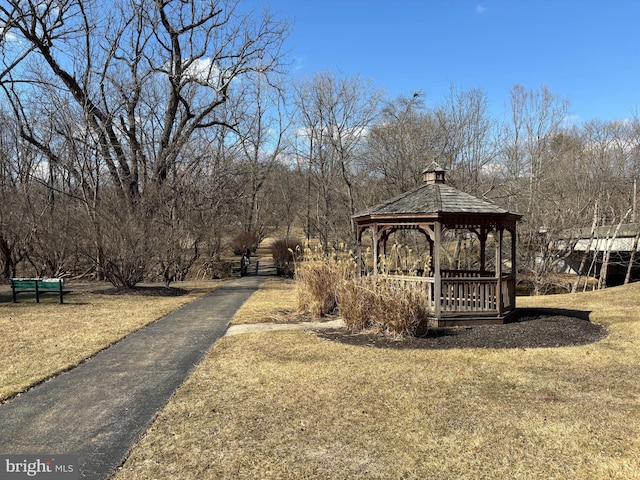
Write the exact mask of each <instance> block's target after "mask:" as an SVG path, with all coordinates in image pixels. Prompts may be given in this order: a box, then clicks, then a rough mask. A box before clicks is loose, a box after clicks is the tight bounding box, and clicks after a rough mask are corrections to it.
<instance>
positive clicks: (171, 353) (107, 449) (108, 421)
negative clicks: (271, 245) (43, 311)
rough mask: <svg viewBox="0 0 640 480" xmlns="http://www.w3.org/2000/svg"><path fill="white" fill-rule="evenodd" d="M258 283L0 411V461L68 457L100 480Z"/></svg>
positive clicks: (234, 284) (218, 294)
mask: <svg viewBox="0 0 640 480" xmlns="http://www.w3.org/2000/svg"><path fill="white" fill-rule="evenodd" d="M263 279H264V277H261V276H252V277H246V278H241V279H235V280H233V281H230V282H228V283H226V284H225V285H224V286H222V287H220V288H218V289H217V290H215V291H214V292H212V293H211V294H210V295H208V296H206V297H204V298H202V299H199V300H196V301H195V302H192V303H190V304H187V305H185V306H183V307H182V308H180V309H178V310H176V311H175V312H173V313H171V314H169V315H167V316H165V317H163V318H162V319H160V320H158V321H157V322H155V323H153V324H151V325H149V326H147V327H145V328H143V329H141V330H139V331H137V332H136V333H134V334H132V335H130V336H128V337H126V338H125V339H123V340H121V341H120V342H118V343H116V344H115V345H113V346H111V347H110V348H108V349H106V350H104V351H103V352H101V353H99V354H98V355H96V356H95V357H92V358H91V359H89V360H87V361H86V362H84V363H83V364H81V365H80V366H78V367H76V368H74V369H72V370H70V371H69V372H65V373H62V374H60V375H58V376H57V377H55V378H53V379H51V380H49V381H47V382H45V383H43V384H41V385H39V386H37V387H35V388H33V389H32V390H30V391H28V392H26V393H24V394H22V395H20V396H18V397H16V398H14V399H12V400H11V401H9V402H7V403H5V404H4V405H1V406H0V432H2V435H0V452H1V453H2V454H4V455H26V454H34V453H36V454H42V455H75V456H77V458H78V465H77V466H76V467H77V469H78V470H79V477H78V478H81V479H96V480H98V479H107V478H109V477H110V476H111V474H112V473H113V472H114V471H115V469H116V468H117V467H118V466H120V465H121V464H122V463H123V462H124V460H125V458H126V456H127V455H128V452H129V450H130V449H131V447H132V446H133V444H134V443H135V442H136V441H137V440H138V439H139V438H140V436H141V435H142V434H143V433H144V431H145V430H146V428H147V427H148V426H149V424H150V423H151V422H152V421H153V419H154V418H155V416H156V413H157V412H158V410H160V409H161V408H163V407H164V405H165V404H166V403H167V401H168V400H169V398H170V397H171V395H172V394H173V393H174V392H175V390H176V389H177V388H178V387H179V386H180V385H181V384H182V382H183V381H184V380H185V378H186V377H187V376H188V375H189V373H190V372H191V370H192V369H193V368H194V366H195V365H197V364H198V363H199V362H200V361H201V359H202V358H203V357H204V355H205V354H206V352H207V351H208V350H209V349H210V348H211V346H212V345H213V344H214V343H215V342H216V341H217V340H218V339H219V338H220V337H221V336H222V335H224V333H225V331H226V329H227V326H228V324H229V321H230V320H231V318H232V317H233V315H234V313H235V312H236V310H237V309H238V308H240V306H241V305H242V304H243V303H244V302H245V301H246V300H247V299H248V298H249V297H250V296H251V295H252V294H253V292H255V291H256V290H257V289H258V287H259V286H260V283H261V282H262V280H263Z"/></svg>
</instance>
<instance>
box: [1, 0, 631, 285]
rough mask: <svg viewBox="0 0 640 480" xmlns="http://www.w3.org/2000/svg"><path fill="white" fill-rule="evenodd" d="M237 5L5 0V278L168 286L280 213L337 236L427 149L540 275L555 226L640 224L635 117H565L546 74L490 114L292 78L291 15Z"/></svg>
mask: <svg viewBox="0 0 640 480" xmlns="http://www.w3.org/2000/svg"><path fill="white" fill-rule="evenodd" d="M242 7H243V5H241V4H240V3H239V2H236V1H232V0H223V1H217V0H198V1H193V2H181V1H176V0H142V1H141V2H126V1H124V0H116V1H115V2H112V3H110V4H109V5H108V6H106V5H104V4H102V3H101V2H98V1H94V0H89V1H85V0H55V1H54V0H45V1H43V2H38V3H33V2H24V1H22V0H0V48H1V49H2V53H3V55H2V64H1V65H0V87H1V91H2V101H1V103H0V196H1V198H2V202H0V272H1V273H0V275H2V277H3V278H5V279H6V278H9V277H12V276H16V275H24V274H33V275H38V276H40V275H42V276H47V275H54V276H59V275H63V276H74V277H80V276H85V277H91V278H100V279H107V280H109V281H111V282H112V283H113V284H114V285H118V286H126V287H131V286H134V285H135V284H136V283H138V282H140V281H142V280H146V279H161V280H163V281H165V282H167V283H169V282H170V281H173V280H180V279H184V278H186V277H187V276H188V275H203V276H204V275H212V274H214V271H215V266H216V264H217V262H219V261H220V259H221V255H222V254H223V252H225V251H227V250H228V249H229V247H230V243H229V242H230V241H232V240H233V239H234V238H237V237H238V236H242V234H243V233H244V232H250V233H251V234H252V235H253V236H255V238H256V239H258V240H259V239H261V238H264V237H265V236H267V235H272V234H273V232H275V231H277V232H280V234H281V235H283V236H287V235H289V234H290V232H291V231H292V228H293V227H301V228H302V229H303V231H304V234H305V235H306V236H307V237H309V238H319V239H320V241H321V243H322V244H323V245H325V246H326V245H337V244H339V243H346V244H351V243H353V241H354V235H353V225H352V223H351V219H350V218H351V215H353V214H354V213H356V212H357V211H359V210H361V209H363V208H365V207H366V206H370V205H372V204H374V203H377V202H380V201H382V200H384V199H386V198H389V197H391V196H394V195H397V194H399V193H402V192H404V191H406V190H409V189H411V188H413V187H415V186H417V185H418V184H419V182H420V181H421V174H422V170H423V169H424V168H425V167H426V166H427V165H429V164H430V163H431V162H432V161H433V160H437V161H438V162H439V163H440V164H441V166H442V167H444V168H445V169H446V170H447V178H448V182H449V183H450V184H452V185H453V186H454V187H456V188H458V189H460V190H463V191H466V192H468V193H471V194H473V195H476V196H479V197H482V198H486V199H488V200H491V201H493V202H495V203H497V204H499V205H502V206H504V207H506V208H508V209H510V210H512V211H515V212H518V213H520V214H522V215H523V221H522V222H521V224H520V226H519V234H518V246H519V253H520V257H521V258H520V259H519V268H520V270H521V271H522V272H523V273H526V274H527V275H529V276H530V277H531V278H534V279H536V281H537V282H539V283H541V284H544V283H545V282H546V279H547V278H548V277H549V274H550V273H551V272H553V271H554V269H555V268H556V266H557V264H558V262H559V261H560V260H561V256H559V255H558V253H557V251H555V250H554V249H553V248H551V245H552V244H553V243H554V242H557V241H558V240H559V239H560V237H562V236H563V235H565V236H566V234H565V233H563V232H566V231H567V229H570V228H574V227H588V226H591V225H592V224H593V222H594V221H595V222H596V223H597V224H612V223H616V222H618V221H620V219H622V217H623V216H625V217H626V218H627V219H628V220H635V212H636V210H635V209H636V204H635V203H636V199H635V181H636V179H637V178H638V173H639V172H638V168H639V158H640V155H639V153H640V150H639V145H640V121H639V118H638V116H637V115H636V116H634V117H633V118H630V119H626V120H624V121H622V120H621V121H608V122H605V121H601V120H598V119H595V120H590V121H587V122H584V123H581V124H568V123H567V118H568V116H569V113H570V104H569V101H568V100H567V99H565V98H563V97H561V96H559V95H556V94H554V93H553V92H551V91H550V90H549V89H548V88H546V87H544V86H541V87H537V88H535V89H527V88H526V87H524V86H521V85H515V86H514V87H513V88H512V90H511V99H510V105H509V107H508V108H507V114H506V115H505V116H504V118H500V119H497V118H494V117H492V116H491V114H490V111H489V101H488V98H487V96H486V93H485V92H484V91H483V90H482V89H480V88H478V89H459V88H456V87H455V86H451V88H450V90H449V92H448V94H447V95H445V96H444V97H443V98H442V99H439V100H438V101H436V102H433V103H427V102H426V97H425V95H423V94H422V93H421V92H417V93H412V92H411V93H408V94H407V95H406V96H401V97H398V98H387V97H386V96H385V94H384V92H382V91H381V90H380V89H378V88H377V87H376V85H375V84H373V83H372V82H370V81H367V80H364V79H362V78H360V77H357V76H356V77H345V76H342V75H339V74H336V73H333V72H317V73H315V74H313V75H312V76H310V77H308V78H306V79H304V80H301V81H295V82H294V81H292V80H291V78H290V76H289V74H288V73H287V62H286V60H287V57H286V49H287V43H286V42H287V34H288V32H289V29H290V26H289V25H288V23H287V22H286V21H285V20H282V19H279V18H276V17H274V16H272V15H271V13H270V12H269V11H268V10H265V11H253V12H246V11H244V10H243V8H242ZM627 212H630V213H627Z"/></svg>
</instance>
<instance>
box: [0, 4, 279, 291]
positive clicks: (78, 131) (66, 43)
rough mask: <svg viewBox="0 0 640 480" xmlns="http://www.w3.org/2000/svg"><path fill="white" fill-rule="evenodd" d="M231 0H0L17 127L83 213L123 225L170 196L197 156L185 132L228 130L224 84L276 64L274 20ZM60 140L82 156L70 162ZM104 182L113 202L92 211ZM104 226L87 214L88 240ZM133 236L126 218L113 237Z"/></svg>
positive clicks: (1, 76) (5, 85)
mask: <svg viewBox="0 0 640 480" xmlns="http://www.w3.org/2000/svg"><path fill="white" fill-rule="evenodd" d="M237 3H238V2H237V1H233V0H228V1H214V0H201V1H195V2H181V1H179V0H143V1H142V2H138V3H135V4H134V3H131V2H126V1H122V2H120V1H117V2H116V3H113V4H112V5H111V8H109V9H105V8H104V7H103V6H102V5H101V4H100V3H98V2H94V1H85V0H63V1H54V0H45V1H44V2H40V3H37V4H34V3H29V2H27V3H25V2H22V1H18V0H7V1H5V2H3V3H1V4H0V24H1V25H3V29H2V39H0V40H1V41H2V47H3V48H4V53H5V55H4V58H3V62H4V63H3V66H4V69H3V70H2V72H0V82H1V87H2V89H3V91H4V93H5V95H6V98H7V99H8V100H9V102H10V105H11V107H12V109H13V112H14V116H15V118H16V120H17V122H18V124H19V131H20V134H21V136H22V138H23V139H24V140H26V141H27V142H29V144H30V145H31V146H32V147H33V148H34V149H36V150H37V151H39V152H40V153H41V154H42V155H43V156H44V158H45V160H46V162H47V163H49V164H51V165H55V166H56V167H57V168H60V169H64V170H66V172H67V173H68V176H69V178H70V179H71V181H72V182H74V184H76V185H79V186H81V187H82V191H83V194H82V196H83V197H84V201H85V205H86V206H87V208H88V209H89V210H91V212H90V214H89V215H90V216H91V218H92V219H93V221H94V222H98V221H99V220H100V221H106V222H108V223H107V224H106V225H113V224H114V223H118V224H120V225H135V224H136V220H139V219H140V218H142V217H148V216H153V215H155V214H156V213H157V211H158V209H159V208H161V207H162V205H164V204H168V203H171V195H172V193H173V192H176V191H178V190H179V189H177V188H176V186H177V185H178V183H179V182H181V181H183V180H184V179H185V178H187V177H188V174H189V172H192V171H193V169H194V165H193V162H197V161H199V159H201V158H202V156H201V155H196V156H194V157H192V156H190V155H189V154H190V153H192V152H191V151H190V150H189V149H188V146H189V144H190V143H191V142H192V140H193V139H194V138H195V137H196V136H206V135H208V134H209V132H213V131H215V130H216V129H217V128H227V129H231V130H233V129H235V128H236V127H237V125H236V124H235V119H234V118H233V117H231V116H229V115H228V111H229V109H230V107H229V105H228V104H229V103H230V102H232V101H234V99H236V98H237V97H234V95H233V93H234V90H236V89H239V88H241V86H242V82H243V81H244V80H243V79H245V78H248V77H256V76H262V77H263V78H264V79H266V81H267V82H269V81H270V78H271V75H272V74H274V73H277V72H278V71H279V69H280V59H281V53H280V48H281V45H282V42H283V40H284V37H285V35H286V31H287V26H286V24H284V23H282V22H278V21H276V20H274V18H273V17H271V16H270V14H269V13H268V12H265V13H264V14H262V15H261V16H259V15H257V14H253V13H252V14H248V15H244V14H241V13H240V12H239V10H238V8H237ZM14 39H15V40H14ZM36 98H37V103H36V102H33V101H30V100H29V99H36ZM62 117H64V118H62ZM60 126H62V128H60ZM65 149H66V150H65ZM69 149H75V150H81V151H82V153H83V155H86V156H83V157H81V160H80V161H78V159H76V158H74V157H73V156H70V155H66V152H67V151H69ZM88 159H90V161H91V162H90V163H91V165H90V168H89V163H88V162H87V160H88ZM105 173H106V177H105ZM103 177H104V178H103ZM98 189H101V190H100V192H101V193H100V194H99V193H98ZM106 189H108V190H109V193H110V197H109V202H112V203H113V202H116V203H117V204H118V205H117V207H116V208H109V207H111V206H104V205H102V207H105V208H104V210H102V211H99V208H100V200H99V198H100V197H101V194H102V193H105V192H106ZM147 191H149V192H150V195H149V197H148V198H145V195H146V192H147ZM163 195H169V197H168V198H163ZM153 198H155V199H157V201H156V202H152V201H151V199H153ZM89 200H90V201H89ZM158 202H160V203H158ZM141 208H142V209H143V210H141ZM106 213H110V215H106ZM106 225H104V224H103V225H102V226H101V227H98V226H97V225H96V228H95V229H96V239H97V240H96V242H98V243H100V242H102V243H103V242H104V241H107V239H108V237H107V236H105V235H104V233H105V228H107V226H106ZM97 230H101V231H100V232H98V231H97ZM99 238H102V239H104V240H103V241H100V240H98V239H99ZM136 238H138V234H137V233H136V231H135V229H134V230H132V231H131V238H129V239H128V241H127V242H124V243H128V245H129V246H131V245H138V242H137V241H136ZM145 238H148V237H145ZM145 241H152V239H148V240H145ZM123 245H124V244H123ZM123 248H124V247H123ZM127 248H129V247H127ZM99 250H102V251H103V252H106V251H111V252H113V251H114V250H113V248H106V247H105V245H102V246H97V248H96V258H95V260H96V261H100V260H99V258H98V257H99V256H100V255H102V254H101V253H99V252H98V251H99ZM116 250H117V249H116ZM143 250H147V248H144V249H143ZM110 262H111V263H113V262H114V260H113V259H111V260H110ZM129 263H131V262H129ZM133 263H138V259H137V258H136V260H135V262H133ZM103 265H106V261H105V263H103ZM120 270H126V269H125V268H121V269H120ZM136 278H137V274H136V275H132V282H135V279H136ZM129 283H131V282H129Z"/></svg>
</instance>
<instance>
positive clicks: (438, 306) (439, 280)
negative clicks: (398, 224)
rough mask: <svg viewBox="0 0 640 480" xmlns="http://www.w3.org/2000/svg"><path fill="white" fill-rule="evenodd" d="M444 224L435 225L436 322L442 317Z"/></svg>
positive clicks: (434, 298)
mask: <svg viewBox="0 0 640 480" xmlns="http://www.w3.org/2000/svg"><path fill="white" fill-rule="evenodd" d="M441 233H442V224H441V223H440V222H434V225H433V244H434V245H433V257H432V259H433V277H434V278H433V303H434V315H435V317H436V321H438V322H439V321H440V317H441V316H442V274H441V273H440V240H441Z"/></svg>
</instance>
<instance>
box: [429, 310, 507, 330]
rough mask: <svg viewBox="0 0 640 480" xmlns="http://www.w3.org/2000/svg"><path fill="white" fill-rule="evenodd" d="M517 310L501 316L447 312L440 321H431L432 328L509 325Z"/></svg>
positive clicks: (490, 313) (483, 313) (494, 313)
mask: <svg viewBox="0 0 640 480" xmlns="http://www.w3.org/2000/svg"><path fill="white" fill-rule="evenodd" d="M514 313H515V310H512V311H510V312H505V313H503V314H502V315H499V314H498V312H497V311H496V312H446V313H442V314H441V317H440V319H437V318H435V317H434V318H432V319H430V320H429V322H430V326H431V327H469V326H474V325H501V324H503V323H509V322H510V321H511V318H512V315H513V314H514Z"/></svg>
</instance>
